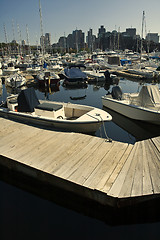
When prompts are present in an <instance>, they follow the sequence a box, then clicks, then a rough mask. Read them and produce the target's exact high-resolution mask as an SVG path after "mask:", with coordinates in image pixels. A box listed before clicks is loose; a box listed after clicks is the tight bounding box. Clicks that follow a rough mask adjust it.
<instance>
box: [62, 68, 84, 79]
mask: <svg viewBox="0 0 160 240" xmlns="http://www.w3.org/2000/svg"><path fill="white" fill-rule="evenodd" d="M64 73H65V75H66V77H67V78H72V79H76V78H82V79H85V78H87V75H86V73H84V72H82V71H81V70H80V69H79V68H65V69H64Z"/></svg>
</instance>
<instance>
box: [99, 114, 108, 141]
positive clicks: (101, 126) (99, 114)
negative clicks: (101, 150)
mask: <svg viewBox="0 0 160 240" xmlns="http://www.w3.org/2000/svg"><path fill="white" fill-rule="evenodd" d="M96 116H99V117H100V118H101V120H102V126H103V130H104V134H105V137H106V142H112V139H111V138H109V137H108V135H107V132H106V128H105V124H104V121H103V118H102V116H101V115H100V114H99V113H96ZM102 126H101V128H100V135H101V138H102Z"/></svg>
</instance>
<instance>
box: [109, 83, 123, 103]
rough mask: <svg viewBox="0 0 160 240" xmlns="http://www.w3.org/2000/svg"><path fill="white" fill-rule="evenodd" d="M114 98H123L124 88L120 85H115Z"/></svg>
mask: <svg viewBox="0 0 160 240" xmlns="http://www.w3.org/2000/svg"><path fill="white" fill-rule="evenodd" d="M111 94H112V98H113V99H117V100H121V99H122V89H121V87H119V86H115V87H113V88H112V92H111Z"/></svg>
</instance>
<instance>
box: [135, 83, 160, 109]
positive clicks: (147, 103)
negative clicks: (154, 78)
mask: <svg viewBox="0 0 160 240" xmlns="http://www.w3.org/2000/svg"><path fill="white" fill-rule="evenodd" d="M138 101H139V103H140V106H144V107H155V106H156V105H157V104H159V105H160V92H159V88H158V86H157V85H147V86H143V87H142V88H141V91H140V93H139V96H138Z"/></svg>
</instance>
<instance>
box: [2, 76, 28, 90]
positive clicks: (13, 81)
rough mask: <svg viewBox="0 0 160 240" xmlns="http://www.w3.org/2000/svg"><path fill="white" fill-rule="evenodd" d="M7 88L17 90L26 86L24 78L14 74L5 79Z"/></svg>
mask: <svg viewBox="0 0 160 240" xmlns="http://www.w3.org/2000/svg"><path fill="white" fill-rule="evenodd" d="M5 84H6V86H7V87H11V88H19V87H22V86H24V85H26V78H25V77H23V76H22V75H21V74H19V73H15V74H13V75H11V76H9V77H7V78H6V79H5Z"/></svg>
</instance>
